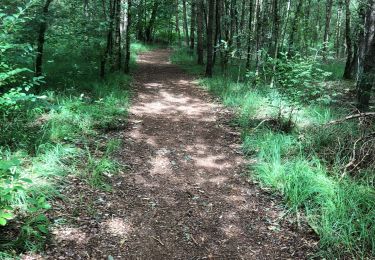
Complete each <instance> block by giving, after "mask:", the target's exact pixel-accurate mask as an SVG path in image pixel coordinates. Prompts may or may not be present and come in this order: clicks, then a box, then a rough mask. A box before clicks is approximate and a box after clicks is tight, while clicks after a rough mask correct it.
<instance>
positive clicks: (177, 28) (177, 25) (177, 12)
mask: <svg viewBox="0 0 375 260" xmlns="http://www.w3.org/2000/svg"><path fill="white" fill-rule="evenodd" d="M178 7H179V0H176V33H177V37H178V45H179V46H181V30H180V17H179V10H178Z"/></svg>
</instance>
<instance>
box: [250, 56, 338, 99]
mask: <svg viewBox="0 0 375 260" xmlns="http://www.w3.org/2000/svg"><path fill="white" fill-rule="evenodd" d="M320 67H321V66H320V63H319V62H318V61H317V59H316V57H314V56H310V57H302V56H301V55H298V54H296V55H295V56H293V57H292V58H288V54H287V53H280V57H279V58H277V59H273V58H271V57H268V61H267V64H266V65H265V66H264V68H265V69H264V71H263V73H264V74H265V78H266V79H270V78H272V77H273V80H274V82H275V85H276V87H277V88H278V89H279V91H280V93H281V94H283V95H284V97H285V98H288V99H289V100H290V101H292V102H294V103H299V104H300V103H306V102H311V101H312V100H314V101H318V102H319V101H329V100H330V97H329V96H327V95H325V92H324V87H325V85H326V83H325V80H326V79H327V77H329V76H331V73H330V72H326V71H324V70H323V69H321V68H320ZM248 74H249V76H251V75H252V74H251V72H249V73H248ZM260 78H263V77H262V76H260ZM263 84H267V82H263Z"/></svg>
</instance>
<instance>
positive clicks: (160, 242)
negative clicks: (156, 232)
mask: <svg viewBox="0 0 375 260" xmlns="http://www.w3.org/2000/svg"><path fill="white" fill-rule="evenodd" d="M151 238H153V239H155V240H156V241H158V242H159V244H160V245H162V246H165V244H164V243H163V242H162V241H161V240H160V239H159V238H157V237H154V236H151Z"/></svg>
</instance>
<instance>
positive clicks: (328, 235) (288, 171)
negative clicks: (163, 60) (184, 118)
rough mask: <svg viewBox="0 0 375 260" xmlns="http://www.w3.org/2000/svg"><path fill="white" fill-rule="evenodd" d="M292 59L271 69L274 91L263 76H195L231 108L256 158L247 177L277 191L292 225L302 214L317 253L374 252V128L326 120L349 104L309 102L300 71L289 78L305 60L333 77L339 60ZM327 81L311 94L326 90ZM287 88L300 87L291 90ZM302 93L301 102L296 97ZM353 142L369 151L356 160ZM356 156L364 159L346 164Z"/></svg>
mask: <svg viewBox="0 0 375 260" xmlns="http://www.w3.org/2000/svg"><path fill="white" fill-rule="evenodd" d="M172 61H173V62H175V63H176V64H179V65H181V66H182V67H183V68H185V69H187V71H189V72H192V73H194V74H195V75H199V73H196V71H198V69H199V66H198V67H197V65H194V64H195V58H194V57H192V56H190V57H189V53H188V52H187V51H186V50H178V51H176V53H175V54H174V55H173V58H172ZM285 62H288V61H285ZM291 62H292V63H290V64H287V65H283V66H282V69H280V70H278V69H276V71H277V77H278V78H276V80H278V79H280V77H284V74H285V73H287V75H286V77H285V78H284V80H282V81H281V82H282V86H283V87H284V88H285V87H288V88H289V89H288V90H285V89H282V90H281V91H279V89H278V86H277V85H276V87H275V86H273V87H272V88H270V87H269V86H270V85H269V84H266V82H264V81H262V80H258V81H255V80H246V79H245V80H244V79H243V78H241V77H230V76H229V77H225V76H215V77H213V78H211V79H201V80H200V83H201V85H202V87H203V88H205V89H207V90H208V91H210V92H211V93H213V94H214V95H216V96H218V97H219V98H220V99H221V100H222V102H223V103H224V104H225V105H227V106H230V107H233V108H234V109H235V111H236V121H237V122H238V125H239V126H240V127H241V128H242V139H243V151H244V153H245V154H246V155H247V156H251V157H252V158H255V159H256V160H255V163H253V164H251V165H250V169H251V171H250V173H251V175H250V177H251V178H256V179H257V180H259V181H260V184H261V185H262V186H265V187H270V188H272V189H273V190H274V191H275V192H277V193H279V194H281V195H282V197H283V199H284V202H285V204H286V205H287V206H288V212H289V213H290V214H292V215H294V216H296V225H297V226H299V225H300V224H301V222H302V221H304V222H305V221H306V222H307V223H308V224H309V225H310V227H311V228H312V229H313V230H314V231H315V232H316V234H318V235H319V237H320V242H319V243H320V247H321V251H320V252H318V253H317V256H318V257H325V258H369V257H370V258H371V257H373V256H374V254H375V233H374V232H375V225H374V223H375V214H374V212H375V191H374V169H375V167H374V166H375V162H374V160H372V159H371V158H373V152H372V150H371V148H368V147H371V146H370V145H369V144H371V142H373V140H371V139H368V138H370V137H371V133H373V132H374V130H375V129H374V127H373V125H372V124H371V123H369V122H367V123H366V122H362V123H361V124H359V123H358V122H356V121H343V122H340V123H337V124H330V122H331V121H332V120H335V119H338V118H343V117H344V116H345V115H348V114H349V113H350V109H351V107H350V105H348V106H342V105H341V106H334V105H332V104H331V103H330V102H329V100H330V99H329V98H319V100H320V101H314V100H312V101H309V98H310V97H309V96H307V95H305V94H304V90H303V89H300V86H299V85H298V82H300V81H305V78H303V77H301V76H299V77H298V78H297V79H295V78H294V74H293V73H294V71H299V69H298V68H297V69H296V68H295V67H293V66H302V67H301V68H304V67H306V66H308V67H310V68H312V67H315V68H316V69H315V70H311V71H312V72H313V73H321V75H322V77H321V78H320V79H321V80H322V83H324V80H336V79H338V78H339V77H341V73H342V71H341V70H342V68H341V65H340V64H338V65H337V64H331V65H329V67H327V66H328V65H327V64H315V63H313V62H314V61H303V60H301V59H298V60H293V61H291ZM191 68H194V69H191ZM200 69H201V71H202V68H200ZM283 70H284V71H283ZM218 74H219V73H218ZM248 74H249V75H252V74H251V73H248ZM327 75H330V76H328V77H325V76H327ZM305 76H306V81H305V82H304V84H309V87H311V88H312V87H313V86H314V84H315V82H314V77H313V76H311V75H305ZM323 76H324V77H323ZM265 77H267V75H266V76H265ZM250 79H251V78H250ZM285 82H287V83H288V82H289V83H288V84H286V83H285ZM283 84H284V85H283ZM324 85H325V84H321V85H320V87H319V92H317V96H316V97H326V96H327V93H326V90H325V89H324V88H323V87H322V86H324ZM292 88H297V89H298V91H297V92H293V91H294V90H293V89H292ZM289 92H290V93H297V94H296V95H295V94H293V95H292V96H290V95H289V94H288V93H289ZM299 97H302V100H303V102H302V103H298V102H297V101H298V100H299ZM327 101H328V102H327ZM362 139H363V140H362ZM356 143H357V145H356ZM359 144H360V145H359ZM366 145H367V146H366ZM356 146H357V148H355V147H356ZM358 146H359V147H362V148H363V149H364V148H366V147H367V148H366V149H367V150H364V151H362V150H360V149H359V148H358ZM353 149H357V150H358V151H357V153H356V154H364V155H366V154H370V156H367V160H365V161H364V162H361V161H360V160H359V159H357V158H355V157H353ZM353 160H356V161H355V162H358V161H359V162H360V163H361V164H359V166H358V167H351V168H350V167H348V165H350V162H352V161H353ZM252 161H253V160H252Z"/></svg>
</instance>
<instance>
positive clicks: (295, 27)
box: [288, 0, 303, 57]
mask: <svg viewBox="0 0 375 260" xmlns="http://www.w3.org/2000/svg"><path fill="white" fill-rule="evenodd" d="M302 4H303V0H298V3H297V7H296V12H295V14H294V19H293V22H292V27H291V31H290V37H289V43H288V45H289V46H288V48H289V49H288V57H292V56H293V55H294V52H295V51H296V47H295V46H294V45H295V39H294V38H295V35H296V34H297V33H298V23H299V17H300V15H301V11H302Z"/></svg>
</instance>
